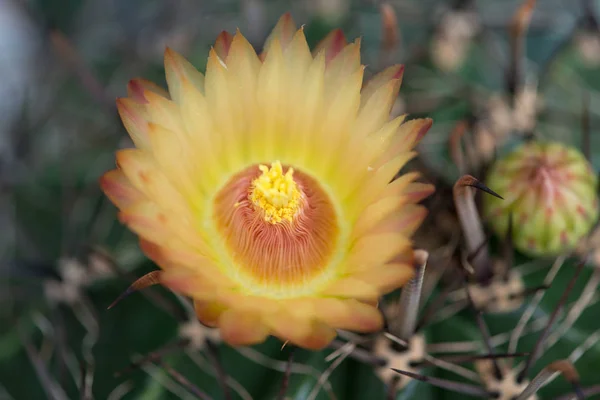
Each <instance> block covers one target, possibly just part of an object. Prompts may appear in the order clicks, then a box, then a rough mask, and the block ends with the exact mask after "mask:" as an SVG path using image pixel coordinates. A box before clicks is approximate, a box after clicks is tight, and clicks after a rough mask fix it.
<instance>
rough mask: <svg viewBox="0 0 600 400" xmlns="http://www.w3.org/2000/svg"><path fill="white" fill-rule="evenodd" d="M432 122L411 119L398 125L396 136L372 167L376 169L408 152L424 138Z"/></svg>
mask: <svg viewBox="0 0 600 400" xmlns="http://www.w3.org/2000/svg"><path fill="white" fill-rule="evenodd" d="M432 124H433V121H432V120H431V119H429V118H424V119H413V120H411V121H408V122H405V123H403V124H402V125H400V129H399V130H398V134H397V135H396V137H395V138H393V140H392V143H391V145H390V146H389V148H388V149H387V151H386V152H385V153H384V154H383V155H382V156H381V157H380V158H379V161H378V163H376V164H375V165H374V167H377V166H379V165H381V164H383V163H386V162H387V161H388V160H390V159H391V158H392V157H395V156H396V155H397V154H400V153H403V152H406V151H409V150H410V149H412V148H414V147H415V146H416V145H417V143H419V141H421V139H422V138H423V136H425V134H426V133H427V131H428V130H429V128H431V125H432Z"/></svg>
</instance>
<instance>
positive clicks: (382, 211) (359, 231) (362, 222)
mask: <svg viewBox="0 0 600 400" xmlns="http://www.w3.org/2000/svg"><path fill="white" fill-rule="evenodd" d="M407 201H408V200H407V199H406V197H403V196H388V197H383V198H382V199H381V200H378V201H377V202H376V203H373V204H371V205H370V206H369V207H367V208H366V209H365V211H364V212H363V213H362V214H361V216H360V217H359V218H358V220H357V221H356V224H355V225H354V229H353V230H352V235H351V238H352V239H353V240H355V239H358V238H360V237H361V236H364V235H365V234H367V233H369V232H371V231H372V230H373V228H374V227H376V226H378V225H379V224H380V223H381V221H383V220H384V219H386V218H389V217H390V215H391V214H392V213H396V212H398V211H399V210H400V209H401V208H402V206H404V205H405V204H406V202H407Z"/></svg>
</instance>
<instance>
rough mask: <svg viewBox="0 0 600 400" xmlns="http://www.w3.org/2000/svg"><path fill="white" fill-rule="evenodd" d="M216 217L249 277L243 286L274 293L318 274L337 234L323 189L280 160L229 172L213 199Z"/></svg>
mask: <svg viewBox="0 0 600 400" xmlns="http://www.w3.org/2000/svg"><path fill="white" fill-rule="evenodd" d="M214 217H215V221H216V223H217V226H218V231H219V233H220V234H221V235H222V236H223V239H224V241H225V244H226V246H227V248H228V253H229V254H232V260H231V261H232V264H233V265H235V267H236V268H237V274H238V275H239V276H240V277H242V278H241V279H243V280H244V281H246V280H250V281H251V282H252V284H247V285H244V286H245V287H250V288H252V287H256V288H259V289H258V290H260V291H261V294H265V292H268V293H269V294H271V295H273V296H276V297H279V295H278V294H276V293H279V292H281V293H289V292H290V290H294V288H295V287H301V286H305V285H306V283H308V281H311V280H312V279H316V278H318V277H319V276H320V275H322V272H324V270H325V267H327V266H328V265H330V264H331V263H330V261H331V257H332V255H333V253H334V250H335V248H336V245H337V243H338V239H339V238H338V234H339V226H338V221H337V215H336V212H335V209H334V207H333V205H332V203H331V201H330V199H329V196H328V195H327V193H325V191H324V190H323V189H322V188H321V187H320V185H319V184H318V183H317V181H315V180H314V179H313V178H311V177H310V176H308V175H306V174H304V173H302V172H301V171H294V169H293V168H290V167H287V168H285V171H284V167H283V166H282V165H281V163H280V162H279V161H275V162H273V163H272V164H271V167H270V168H268V167H266V166H265V165H259V166H252V167H250V168H247V169H246V170H244V171H242V172H241V173H239V174H238V175H236V176H234V177H233V178H231V180H230V181H229V182H228V183H227V184H226V185H225V186H224V187H223V189H222V190H221V191H220V192H219V194H218V195H217V197H216V199H215V215H214ZM248 283H249V282H248ZM282 295H283V294H282Z"/></svg>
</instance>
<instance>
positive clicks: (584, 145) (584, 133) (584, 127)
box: [581, 92, 592, 161]
mask: <svg viewBox="0 0 600 400" xmlns="http://www.w3.org/2000/svg"><path fill="white" fill-rule="evenodd" d="M590 125H591V122H590V94H589V92H584V93H583V109H582V111H581V151H582V153H583V155H584V156H585V158H586V160H588V161H590V151H591V145H592V141H591V136H592V134H591V126H590Z"/></svg>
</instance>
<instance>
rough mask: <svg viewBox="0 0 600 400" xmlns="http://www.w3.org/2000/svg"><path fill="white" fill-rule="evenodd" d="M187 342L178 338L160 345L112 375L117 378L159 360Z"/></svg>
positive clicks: (187, 340) (187, 341)
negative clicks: (162, 345) (175, 340)
mask: <svg viewBox="0 0 600 400" xmlns="http://www.w3.org/2000/svg"><path fill="white" fill-rule="evenodd" d="M189 343H190V341H189V339H181V340H178V341H177V342H174V343H171V344H168V345H166V346H164V347H162V348H161V349H158V350H156V351H153V352H151V353H148V354H147V355H146V356H144V357H142V358H141V359H139V360H137V361H134V362H132V363H131V364H129V366H128V367H127V368H125V369H123V370H121V371H117V372H115V373H114V376H115V377H116V378H118V377H121V376H123V375H126V374H129V373H131V372H133V371H135V370H136V369H138V368H140V367H141V366H143V365H145V364H149V363H153V362H157V361H160V359H161V358H162V357H164V356H165V355H167V354H169V353H171V352H173V351H175V350H179V349H181V348H184V347H185V346H187V345H188V344H189Z"/></svg>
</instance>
